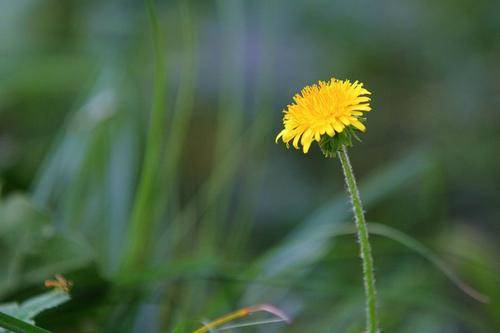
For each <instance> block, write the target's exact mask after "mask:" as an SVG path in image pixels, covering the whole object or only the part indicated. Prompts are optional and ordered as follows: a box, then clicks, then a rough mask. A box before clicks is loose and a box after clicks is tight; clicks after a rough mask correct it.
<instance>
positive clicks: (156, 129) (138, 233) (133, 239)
mask: <svg viewBox="0 0 500 333" xmlns="http://www.w3.org/2000/svg"><path fill="white" fill-rule="evenodd" d="M146 4H147V7H148V14H149V19H150V22H151V28H152V35H153V44H154V49H155V82H154V96H153V104H152V106H151V119H150V123H149V131H148V136H147V140H146V151H145V154H144V161H143V164H142V170H141V175H140V180H139V185H138V189H137V194H136V197H135V202H134V207H133V209H132V218H131V222H130V223H131V225H130V227H129V230H128V240H129V245H128V247H127V251H126V254H125V258H124V262H123V263H122V265H123V266H122V269H123V271H125V272H129V271H131V270H134V269H137V268H139V267H140V266H143V265H144V264H145V261H144V260H145V258H146V257H147V252H148V244H149V240H150V238H151V233H152V231H153V226H154V223H153V222H154V219H153V214H152V212H151V206H150V203H151V201H152V200H153V194H154V190H155V184H156V181H157V178H158V169H159V167H160V164H161V158H162V148H163V141H164V133H163V132H164V124H165V119H166V111H165V100H164V94H165V88H166V70H165V61H164V54H163V44H162V39H163V37H162V35H161V30H160V27H159V24H158V19H157V17H156V8H155V5H154V0H146Z"/></svg>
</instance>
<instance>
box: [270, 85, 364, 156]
mask: <svg viewBox="0 0 500 333" xmlns="http://www.w3.org/2000/svg"><path fill="white" fill-rule="evenodd" d="M370 94H371V93H370V92H369V91H368V90H366V89H365V88H363V83H361V82H358V81H355V82H354V83H351V82H350V81H349V80H345V81H343V80H337V79H335V78H332V79H330V81H328V82H325V81H319V83H318V84H313V85H312V86H306V87H305V88H304V89H302V91H301V92H300V94H296V95H295V96H294V97H293V101H294V103H293V104H290V105H288V108H287V110H285V111H283V112H284V113H285V116H284V117H283V125H284V127H285V128H284V129H283V130H282V131H281V132H280V133H279V134H278V136H277V137H276V142H278V140H279V139H280V138H281V139H282V140H283V142H284V143H286V144H287V146H288V145H289V143H290V141H292V140H293V141H292V144H293V146H294V147H295V148H296V149H299V142H300V144H301V145H302V150H303V151H304V153H307V152H308V151H309V148H310V147H311V144H312V142H313V141H316V142H318V143H320V141H321V140H322V137H323V136H324V135H325V134H326V135H328V137H330V138H334V137H335V135H336V134H342V132H344V133H345V132H347V131H346V129H347V130H348V131H349V132H353V131H352V129H353V128H355V129H357V130H359V131H363V132H364V131H365V125H363V123H362V121H363V119H362V118H360V117H361V116H362V115H363V112H368V111H370V110H371V108H370V103H369V102H370V98H369V97H368V96H366V95H370Z"/></svg>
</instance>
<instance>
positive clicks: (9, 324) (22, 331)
mask: <svg viewBox="0 0 500 333" xmlns="http://www.w3.org/2000/svg"><path fill="white" fill-rule="evenodd" d="M0 327H1V328H5V329H7V330H9V331H12V332H16V333H50V331H47V330H45V329H43V328H41V327H38V326H35V325H31V324H29V323H27V322H24V321H22V320H19V319H17V318H15V317H12V316H9V315H8V314H5V313H3V312H0Z"/></svg>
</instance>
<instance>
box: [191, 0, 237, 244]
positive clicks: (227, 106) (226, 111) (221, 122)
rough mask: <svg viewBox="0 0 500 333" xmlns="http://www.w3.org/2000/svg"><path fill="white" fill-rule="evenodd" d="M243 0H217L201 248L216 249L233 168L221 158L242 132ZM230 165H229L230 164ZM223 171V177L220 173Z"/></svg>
mask: <svg viewBox="0 0 500 333" xmlns="http://www.w3.org/2000/svg"><path fill="white" fill-rule="evenodd" d="M243 6H244V2H243V1H241V0H234V1H224V0H219V1H217V9H218V10H219V13H220V16H221V20H220V22H221V24H222V27H221V29H222V32H223V43H224V45H223V51H224V54H223V55H222V56H221V57H222V58H223V61H224V63H223V64H224V71H223V76H222V80H221V88H220V94H219V114H218V119H217V137H216V143H215V152H214V159H213V160H214V165H213V171H212V174H211V176H210V181H209V185H208V187H209V189H208V191H207V192H206V196H205V198H203V200H205V201H206V203H203V205H206V207H207V208H208V209H207V212H206V214H205V216H204V219H203V222H202V224H203V226H202V228H201V233H200V234H201V235H202V237H203V238H202V243H201V248H202V250H203V251H204V252H207V251H212V250H214V249H215V245H216V242H217V235H218V234H220V232H219V229H220V223H219V222H220V221H224V220H225V216H226V212H227V210H228V207H229V203H230V196H229V191H228V187H229V186H228V184H229V183H228V182H226V181H225V179H226V177H225V174H228V173H231V172H233V170H230V169H229V168H226V167H225V165H224V164H223V163H221V161H222V160H224V159H225V157H226V155H228V154H229V153H230V151H231V150H232V149H233V147H234V146H235V143H236V142H238V138H239V137H240V136H241V132H242V128H243V120H244V117H243V116H244V112H243V111H244V110H243V108H244V89H243V76H244V63H243V59H244V47H243V39H242V37H241V36H244V12H243V9H244V8H243ZM234 158H235V160H236V161H240V160H241V153H240V152H239V149H238V150H237V151H236V154H235V157H234ZM229 167H231V165H229ZM221 175H222V177H220V176H221Z"/></svg>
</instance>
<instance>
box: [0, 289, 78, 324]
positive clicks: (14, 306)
mask: <svg viewBox="0 0 500 333" xmlns="http://www.w3.org/2000/svg"><path fill="white" fill-rule="evenodd" d="M69 299H70V297H69V295H68V294H67V293H65V292H63V291H59V290H54V291H49V292H45V293H43V294H41V295H36V296H34V297H32V298H30V299H28V300H26V301H24V302H23V303H22V304H18V303H7V304H0V312H2V313H5V314H7V315H9V316H13V317H15V318H17V319H20V320H22V321H24V322H27V323H30V324H34V323H35V321H34V320H33V318H34V317H35V316H36V315H38V314H39V313H40V312H42V311H45V310H48V309H51V308H54V307H56V306H59V305H61V304H63V303H65V302H67V301H69ZM0 332H1V333H4V332H7V331H6V330H4V329H2V328H0Z"/></svg>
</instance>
